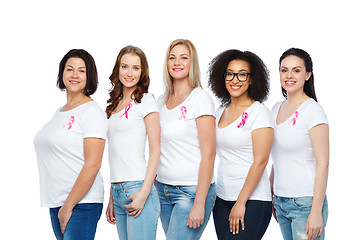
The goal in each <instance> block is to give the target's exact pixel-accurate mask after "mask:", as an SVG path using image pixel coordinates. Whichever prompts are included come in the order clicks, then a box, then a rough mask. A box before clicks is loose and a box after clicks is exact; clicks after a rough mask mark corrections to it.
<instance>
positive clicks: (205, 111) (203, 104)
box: [194, 89, 215, 118]
mask: <svg viewBox="0 0 360 240" xmlns="http://www.w3.org/2000/svg"><path fill="white" fill-rule="evenodd" d="M194 115H195V118H198V117H200V116H204V115H211V116H214V117H215V106H214V101H213V100H212V98H211V97H210V95H209V94H208V93H207V92H205V91H204V90H202V89H201V91H199V92H198V96H197V98H196V101H195V102H194Z"/></svg>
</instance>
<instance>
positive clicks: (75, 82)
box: [69, 80, 80, 84]
mask: <svg viewBox="0 0 360 240" xmlns="http://www.w3.org/2000/svg"><path fill="white" fill-rule="evenodd" d="M69 82H70V83H71V84H79V83H80V82H79V81H72V80H70V81H69Z"/></svg>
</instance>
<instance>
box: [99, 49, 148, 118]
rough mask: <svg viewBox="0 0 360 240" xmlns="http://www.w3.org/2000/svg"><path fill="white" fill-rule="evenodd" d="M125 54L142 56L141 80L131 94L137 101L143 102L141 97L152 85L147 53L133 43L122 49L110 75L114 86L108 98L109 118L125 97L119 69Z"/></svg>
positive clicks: (107, 112)
mask: <svg viewBox="0 0 360 240" xmlns="http://www.w3.org/2000/svg"><path fill="white" fill-rule="evenodd" d="M125 54H134V55H136V56H138V57H139V58H140V64H141V75H140V80H139V82H138V83H137V84H136V88H135V90H134V91H133V93H132V95H131V97H133V98H134V101H135V102H136V103H141V99H142V97H143V95H144V93H147V92H148V88H149V85H150V76H149V65H148V62H147V59H146V55H145V53H144V52H143V51H142V50H141V49H140V48H138V47H134V46H131V45H129V46H126V47H124V48H123V49H121V50H120V52H119V55H118V56H117V58H116V62H115V66H114V69H113V71H112V73H111V75H110V77H109V79H110V82H111V85H112V87H111V89H110V93H109V95H110V98H109V100H107V103H108V106H107V107H106V115H107V117H108V118H110V116H111V113H112V112H113V111H114V110H115V108H116V107H117V105H118V104H119V102H120V100H121V99H122V98H123V84H122V83H121V82H120V79H119V69H120V60H121V57H122V56H124V55H125Z"/></svg>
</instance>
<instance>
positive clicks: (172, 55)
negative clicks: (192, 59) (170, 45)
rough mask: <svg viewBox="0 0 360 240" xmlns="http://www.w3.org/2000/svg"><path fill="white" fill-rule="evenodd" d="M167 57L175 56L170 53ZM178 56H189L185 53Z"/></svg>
mask: <svg viewBox="0 0 360 240" xmlns="http://www.w3.org/2000/svg"><path fill="white" fill-rule="evenodd" d="M169 56H175V54H173V53H170V54H169ZM180 56H189V54H187V53H182V54H180Z"/></svg>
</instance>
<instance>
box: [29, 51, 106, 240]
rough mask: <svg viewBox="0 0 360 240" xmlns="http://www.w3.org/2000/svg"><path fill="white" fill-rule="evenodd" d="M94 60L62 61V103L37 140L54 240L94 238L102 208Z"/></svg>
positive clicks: (75, 55)
mask: <svg viewBox="0 0 360 240" xmlns="http://www.w3.org/2000/svg"><path fill="white" fill-rule="evenodd" d="M97 85H98V78H97V70H96V65H95V62H94V59H93V58H92V57H91V55H90V54H89V53H88V52H86V51H85V50H82V49H73V50H70V51H69V52H68V53H67V54H66V55H65V56H64V57H63V59H62V60H61V62H60V66H59V75H58V80H57V86H58V87H59V88H60V89H61V90H66V98H67V102H66V104H65V105H64V106H63V107H61V108H59V109H58V110H57V111H56V112H55V115H54V117H53V118H52V119H51V120H50V121H49V122H48V123H47V124H46V125H45V126H44V127H43V128H42V129H41V130H40V131H39V132H38V133H37V135H36V136H35V140H34V143H35V150H36V154H37V158H38V165H39V174H40V194H41V205H42V206H43V207H49V208H50V216H51V223H52V227H53V230H54V233H55V236H56V238H57V239H84V240H85V239H86V240H87V239H94V237H95V231H96V226H97V222H98V220H99V218H100V216H101V211H102V207H103V204H102V202H103V195H104V190H103V181H102V177H101V175H100V172H99V169H100V167H101V160H102V155H103V151H104V146H105V138H106V128H107V127H106V124H107V123H106V117H105V114H104V113H103V111H102V110H101V109H100V107H99V106H98V105H97V104H96V103H95V102H94V101H93V99H92V98H91V97H90V95H92V94H93V93H94V92H95V91H96V88H97Z"/></svg>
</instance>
